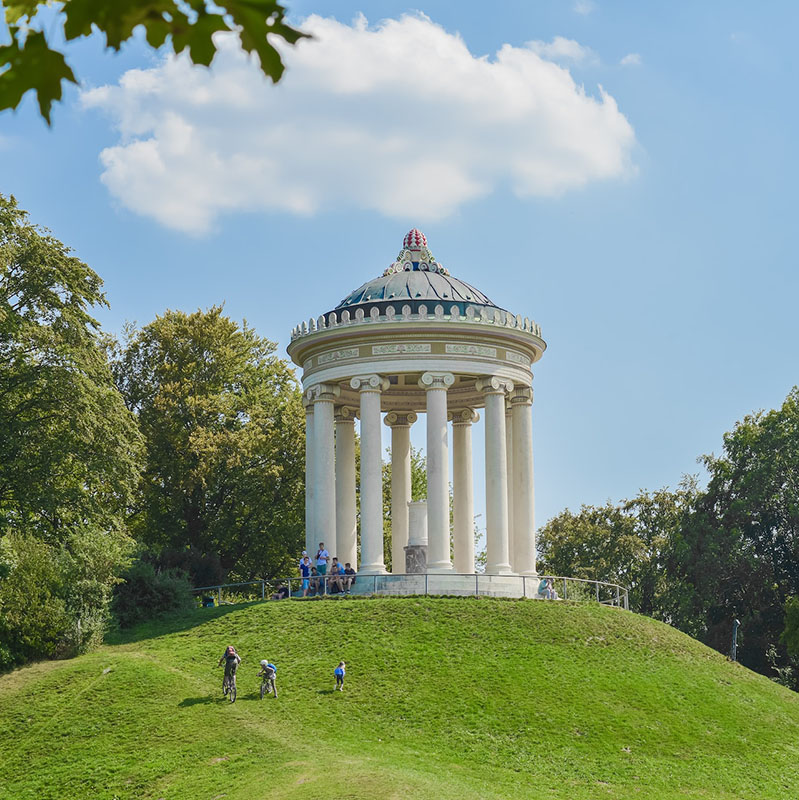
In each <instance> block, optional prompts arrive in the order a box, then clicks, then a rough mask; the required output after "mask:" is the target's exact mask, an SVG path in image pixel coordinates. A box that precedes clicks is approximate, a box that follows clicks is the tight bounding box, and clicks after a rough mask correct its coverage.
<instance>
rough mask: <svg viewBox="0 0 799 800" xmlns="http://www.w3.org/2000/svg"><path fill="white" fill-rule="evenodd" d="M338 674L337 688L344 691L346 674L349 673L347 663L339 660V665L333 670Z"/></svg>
mask: <svg viewBox="0 0 799 800" xmlns="http://www.w3.org/2000/svg"><path fill="white" fill-rule="evenodd" d="M333 674H334V675H335V676H336V689H338V690H339V691H340V692H343V691H344V676H345V675H346V674H347V665H346V664H345V663H344V662H343V661H339V662H338V666H337V667H336V668H335V669H334V670H333Z"/></svg>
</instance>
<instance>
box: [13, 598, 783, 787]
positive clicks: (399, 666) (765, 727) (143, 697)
mask: <svg viewBox="0 0 799 800" xmlns="http://www.w3.org/2000/svg"><path fill="white" fill-rule="evenodd" d="M231 642H232V643H233V644H235V645H236V646H237V647H238V649H239V652H240V653H241V654H242V656H243V657H244V659H245V661H244V663H243V664H242V666H241V668H240V670H239V681H238V684H239V699H238V701H237V702H236V703H235V705H232V706H231V705H230V704H229V703H227V702H225V701H223V700H222V698H221V692H220V690H219V686H220V684H221V678H222V670H221V669H216V668H215V666H214V665H215V663H216V661H217V659H218V658H219V655H220V654H221V653H222V651H223V649H224V646H225V645H227V644H228V643H231ZM264 657H268V658H270V659H272V660H273V661H275V663H276V664H277V666H278V688H279V692H280V697H279V699H278V700H274V699H272V698H266V699H265V700H263V701H261V700H260V699H259V698H258V694H257V689H258V686H259V683H258V679H257V678H256V676H255V673H256V671H257V669H258V666H257V665H258V661H259V659H261V658H264ZM340 658H344V659H345V660H346V661H347V662H348V664H349V668H348V672H347V683H346V686H345V690H344V691H343V692H333V685H334V679H333V668H334V667H335V665H336V663H337V662H338V660H339V659H340ZM0 726H2V730H3V731H4V732H5V736H4V741H3V748H2V757H0V797H2V798H14V800H22V798H84V797H85V798H98V799H99V798H165V800H174V799H176V798H191V800H195V799H205V798H207V800H212V799H213V800H221V798H228V799H230V800H235V799H237V798H247V799H250V798H252V799H253V800H260V799H261V798H297V799H298V800H300V799H301V798H302V799H306V798H307V799H308V800H311V798H313V799H314V800H324V799H325V798H330V799H331V800H332V799H333V798H335V799H336V800H342V799H343V798H363V799H364V800H367V799H368V800H372V799H373V798H436V800H437V799H438V798H442V799H444V800H446V799H448V798H452V799H453V800H454V799H455V798H457V799H458V800H463V798H527V797H530V798H540V799H543V798H591V799H592V800H593V799H594V798H631V797H636V798H658V799H659V800H662V799H664V798H753V799H754V798H757V800H765V799H766V798H786V800H796V798H798V797H799V758H797V756H799V695H796V694H793V693H791V692H789V691H787V690H785V689H783V688H782V687H780V686H777V685H776V684H774V683H772V682H770V681H768V680H766V679H765V678H763V677H761V676H759V675H756V674H754V673H752V672H749V671H747V670H746V669H744V668H742V667H740V666H739V665H737V664H730V663H728V662H727V661H726V660H725V659H724V658H723V657H721V656H720V655H718V654H717V653H715V652H713V651H711V650H709V649H707V648H706V647H704V646H703V645H701V644H699V643H697V642H695V641H694V640H692V639H690V638H689V637H687V636H685V635H683V634H681V633H679V632H677V631H675V630H672V629H671V628H669V627H668V626H666V625H662V624H659V623H656V622H653V621H652V620H649V619H646V618H644V617H640V616H636V615H634V614H628V613H625V612H622V611H618V610H614V609H610V608H603V607H599V606H592V605H587V604H586V605H578V604H570V603H545V602H533V601H503V600H491V599H487V598H480V599H471V598H460V599H456V598H376V599H362V598H345V599H341V600H334V599H326V600H320V601H316V600H312V601H305V602H293V601H292V602H287V601H284V602H280V603H259V604H254V605H247V606H235V607H222V608H215V609H202V610H200V609H198V610H197V611H195V612H192V613H191V614H188V615H186V616H183V617H180V618H175V619H170V620H168V621H165V622H161V623H153V624H150V625H147V626H143V627H141V628H138V629H136V630H135V631H134V632H133V633H132V634H131V635H129V636H127V637H125V638H122V639H120V640H119V641H118V642H115V643H113V644H109V645H107V646H105V647H104V648H102V649H101V650H100V651H99V652H96V653H93V654H90V655H87V656H83V657H80V658H77V659H74V660H71V661H63V662H48V663H41V664H36V665H34V666H31V667H28V668H25V669H21V670H18V671H16V672H14V673H12V674H9V675H5V676H2V677H0Z"/></svg>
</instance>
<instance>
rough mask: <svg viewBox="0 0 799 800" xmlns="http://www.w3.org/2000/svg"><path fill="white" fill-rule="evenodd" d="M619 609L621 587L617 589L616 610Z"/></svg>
mask: <svg viewBox="0 0 799 800" xmlns="http://www.w3.org/2000/svg"><path fill="white" fill-rule="evenodd" d="M618 607H619V587H618V586H617V587H616V608H618Z"/></svg>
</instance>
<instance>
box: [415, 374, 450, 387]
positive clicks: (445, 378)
mask: <svg viewBox="0 0 799 800" xmlns="http://www.w3.org/2000/svg"><path fill="white" fill-rule="evenodd" d="M453 383H455V376H454V375H453V374H452V373H451V372H425V373H424V374H423V375H422V377H421V378H419V387H420V388H421V389H424V390H425V391H430V390H431V389H449V387H450V386H452V384H453Z"/></svg>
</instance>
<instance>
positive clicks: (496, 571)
mask: <svg viewBox="0 0 799 800" xmlns="http://www.w3.org/2000/svg"><path fill="white" fill-rule="evenodd" d="M485 574H486V575H515V574H516V573H515V572H514V571H513V570H512V569H511V566H510V564H486V571H485Z"/></svg>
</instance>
